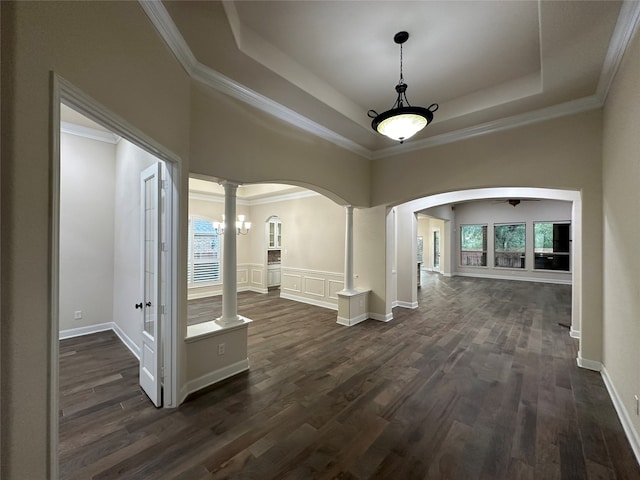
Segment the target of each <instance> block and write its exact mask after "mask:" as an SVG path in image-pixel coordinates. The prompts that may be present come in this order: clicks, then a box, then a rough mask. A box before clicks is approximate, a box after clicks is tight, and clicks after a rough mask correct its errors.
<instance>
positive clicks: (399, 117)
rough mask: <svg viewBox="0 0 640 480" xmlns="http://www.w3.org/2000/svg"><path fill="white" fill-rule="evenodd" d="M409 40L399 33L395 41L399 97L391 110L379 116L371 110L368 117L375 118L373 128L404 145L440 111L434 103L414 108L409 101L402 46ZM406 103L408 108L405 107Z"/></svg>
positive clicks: (372, 123)
mask: <svg viewBox="0 0 640 480" xmlns="http://www.w3.org/2000/svg"><path fill="white" fill-rule="evenodd" d="M408 39H409V34H408V33H407V32H398V33H396V34H395V36H394V37H393V40H394V41H395V42H396V43H397V44H399V45H400V81H399V82H398V84H397V85H396V92H397V94H398V97H397V98H396V101H395V103H394V104H393V106H392V107H391V109H390V110H387V111H386V112H383V113H380V114H378V112H376V111H375V110H369V111H368V112H367V115H368V116H369V118H373V121H372V122H371V127H372V128H373V129H374V130H375V131H376V132H378V133H381V134H383V135H385V136H387V137H389V138H391V139H393V140H398V141H399V142H400V143H403V142H404V141H405V140H406V139H407V138H410V137H412V136H413V135H415V134H416V133H418V132H419V131H420V130H422V129H423V128H424V127H426V126H427V125H429V123H431V121H432V120H433V112H435V111H436V110H438V104H437V103H432V104H431V105H430V106H429V108H424V107H412V106H411V104H410V103H409V100H408V99H407V93H406V92H407V84H406V83H405V82H404V76H403V72H402V66H403V65H402V63H403V49H402V44H403V43H404V42H406V41H407V40H408ZM405 103H406V106H405Z"/></svg>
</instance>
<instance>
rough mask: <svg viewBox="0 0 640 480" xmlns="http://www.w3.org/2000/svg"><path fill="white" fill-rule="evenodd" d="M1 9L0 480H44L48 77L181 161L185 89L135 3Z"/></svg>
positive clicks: (48, 339)
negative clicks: (89, 99)
mask: <svg viewBox="0 0 640 480" xmlns="http://www.w3.org/2000/svg"><path fill="white" fill-rule="evenodd" d="M1 8H2V39H1V42H0V43H1V44H2V53H3V55H2V75H3V81H2V84H3V85H2V86H3V91H2V95H3V98H2V113H1V114H2V159H3V162H2V173H1V181H2V201H1V205H2V212H1V216H2V258H1V262H2V282H1V283H2V293H1V295H2V312H1V316H2V326H1V328H2V335H1V336H2V339H3V341H4V342H5V343H4V344H3V348H2V355H3V359H2V369H3V372H2V380H3V382H4V385H3V388H2V396H3V398H2V412H1V418H0V423H2V437H3V438H2V448H3V452H2V467H1V468H2V472H1V475H2V478H16V479H18V478H20V479H22V478H24V479H27V478H29V479H41V478H47V476H48V473H47V472H48V467H49V460H48V459H49V458H50V455H53V453H52V452H50V445H51V444H50V433H48V432H50V429H49V426H50V425H51V424H52V423H53V422H54V421H57V420H56V417H57V412H55V414H54V415H55V416H54V417H50V413H51V412H50V408H49V403H50V398H49V380H50V378H51V372H52V369H53V368H54V365H53V364H52V362H51V357H50V353H49V352H50V348H51V345H52V338H54V337H53V335H54V332H52V331H51V328H50V319H51V317H52V315H51V308H50V301H49V297H50V291H51V290H50V287H51V284H50V279H49V274H48V272H49V271H50V260H51V242H52V237H51V234H50V226H49V223H50V212H51V211H52V203H51V176H50V172H51V171H52V168H51V164H50V159H51V154H52V152H51V148H50V140H49V132H50V121H51V119H50V111H51V96H50V71H51V70H54V71H55V72H57V73H58V74H60V75H61V76H63V77H64V78H66V79H67V80H68V81H70V82H72V83H73V84H75V85H76V86H77V87H78V88H80V89H81V90H83V91H84V92H86V93H87V94H88V95H90V96H91V97H93V98H94V99H96V100H97V101H99V102H101V103H102V104H104V105H106V106H107V107H108V109H110V110H111V111H113V112H115V113H117V114H118V115H119V116H121V117H122V118H124V119H126V121H128V122H130V123H131V124H133V125H135V126H137V127H138V128H139V129H141V130H142V131H143V132H145V133H146V134H147V135H150V136H151V137H152V138H155V139H157V140H158V141H159V142H160V143H161V144H162V145H164V146H165V147H166V148H167V149H168V150H171V151H173V152H175V153H176V154H177V155H179V156H180V157H182V158H183V159H188V142H189V134H188V130H187V129H188V125H189V114H188V111H189V110H188V109H189V84H190V81H189V79H188V77H187V75H186V74H185V72H184V71H183V70H182V68H180V67H179V65H178V64H177V63H176V61H175V60H174V58H173V56H172V55H171V53H170V51H169V49H168V48H167V47H166V45H164V44H162V42H161V41H160V39H159V37H158V34H157V33H156V32H155V31H154V30H153V28H152V27H151V26H150V24H149V22H148V20H147V19H146V17H145V15H144V13H143V11H142V9H141V7H140V6H139V5H138V4H137V3H134V2H120V3H109V2H105V3H100V2H75V3H62V2H42V3H40V2H17V3H9V2H1ZM114 25H117V35H114V30H113V28H114ZM134 46H135V48H133V47H134ZM7 53H10V54H7ZM185 171H186V168H185ZM184 178H185V179H186V175H185V176H184ZM185 212H186V204H185ZM25 218H28V219H29V221H28V222H27V221H25ZM185 296H186V294H185ZM183 311H184V312H186V309H185V310H183ZM56 333H57V332H56ZM7 339H10V340H7Z"/></svg>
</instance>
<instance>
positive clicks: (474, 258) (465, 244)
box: [460, 225, 487, 267]
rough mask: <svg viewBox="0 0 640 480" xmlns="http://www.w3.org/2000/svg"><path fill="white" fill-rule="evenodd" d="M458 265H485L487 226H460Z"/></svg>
mask: <svg viewBox="0 0 640 480" xmlns="http://www.w3.org/2000/svg"><path fill="white" fill-rule="evenodd" d="M460 265H461V266H463V267H486V266H487V226H486V225H462V226H460Z"/></svg>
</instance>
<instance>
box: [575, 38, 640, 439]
mask: <svg viewBox="0 0 640 480" xmlns="http://www.w3.org/2000/svg"><path fill="white" fill-rule="evenodd" d="M638 85H640V35H637V34H636V36H635V39H634V41H633V43H632V44H631V45H630V48H629V49H628V50H627V52H626V54H625V56H624V59H623V63H622V66H621V68H620V70H619V72H618V75H617V76H616V79H615V82H614V83H613V86H612V88H611V91H610V93H609V97H608V99H607V103H606V106H605V110H604V154H603V158H604V162H603V163H604V165H603V197H604V198H603V203H604V208H603V210H604V211H603V214H604V239H603V241H604V310H603V331H602V335H603V343H604V347H603V363H604V367H605V369H606V372H607V374H608V376H609V377H610V379H611V380H612V382H613V385H614V387H615V389H616V390H617V392H618V395H619V397H620V400H621V401H622V404H623V405H624V408H625V409H626V411H627V413H628V415H629V418H630V419H631V422H632V423H633V426H634V427H635V431H636V438H638V432H640V417H638V415H637V414H636V405H635V400H634V395H640V368H638V367H639V366H640V350H639V349H638V345H640V321H639V320H638V319H639V318H640V276H639V274H638V272H640V255H638V245H639V243H640V217H639V216H638V210H639V207H640V192H639V191H638V179H640V135H638V119H639V118H640V94H639V93H638V91H639V89H638ZM585 252H586V251H585Z"/></svg>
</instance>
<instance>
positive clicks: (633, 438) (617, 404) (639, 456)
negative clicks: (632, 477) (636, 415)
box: [601, 367, 640, 464]
mask: <svg viewBox="0 0 640 480" xmlns="http://www.w3.org/2000/svg"><path fill="white" fill-rule="evenodd" d="M601 375H602V380H603V381H604V386H605V387H607V391H608V392H609V396H610V397H611V401H612V402H613V407H614V408H615V409H616V412H617V414H618V418H619V419H620V423H621V424H622V428H623V430H624V433H625V434H626V435H627V439H628V440H629V443H630V444H631V449H632V450H633V453H634V454H635V456H636V461H637V462H638V463H639V464H640V434H638V431H637V430H636V429H635V427H634V426H633V422H632V421H631V418H630V416H629V412H628V411H627V409H626V408H625V406H624V403H623V401H622V399H621V398H620V395H619V394H618V391H617V390H616V387H615V385H614V384H613V382H612V381H611V377H609V372H607V369H606V368H605V367H602V372H601Z"/></svg>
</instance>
